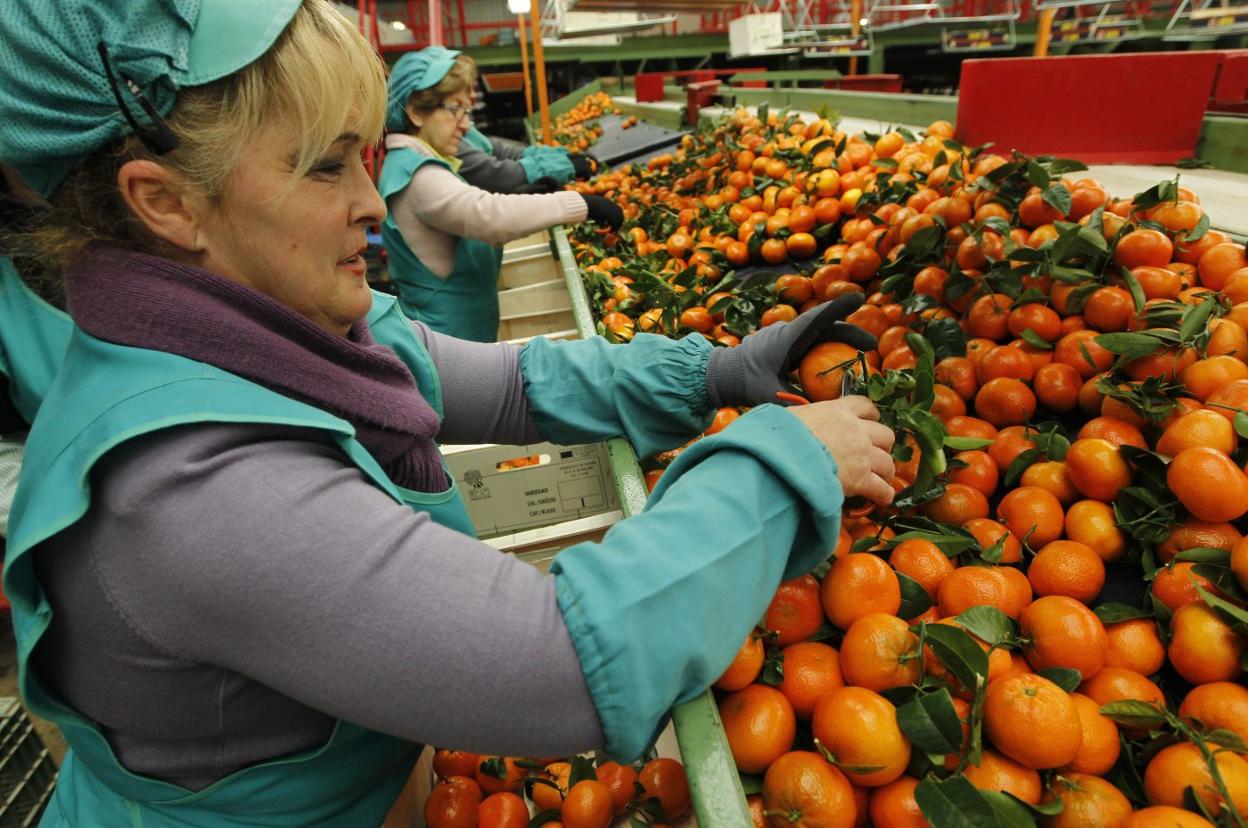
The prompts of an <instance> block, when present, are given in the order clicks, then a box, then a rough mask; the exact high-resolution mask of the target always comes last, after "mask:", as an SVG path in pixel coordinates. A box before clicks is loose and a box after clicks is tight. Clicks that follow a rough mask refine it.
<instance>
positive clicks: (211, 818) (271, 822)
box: [4, 294, 474, 828]
mask: <svg viewBox="0 0 1248 828" xmlns="http://www.w3.org/2000/svg"><path fill="white" fill-rule="evenodd" d="M368 321H369V324H370V326H371V327H372V331H373V336H374V338H375V339H376V340H377V341H378V342H381V343H384V344H386V345H388V346H389V347H391V348H392V349H394V351H395V352H396V353H397V354H398V355H399V356H400V357H401V358H402V359H403V361H404V362H405V363H406V364H407V365H408V367H409V368H410V369H411V370H412V373H413V374H414V375H415V377H416V381H417V383H418V385H419V386H420V390H421V393H422V394H423V395H424V396H425V398H426V399H427V400H428V401H429V403H430V404H431V405H432V406H433V408H434V409H435V410H436V411H437V412H438V415H439V416H441V415H442V395H441V388H440V386H439V384H438V378H437V374H436V372H435V370H434V367H433V364H432V362H431V360H430V358H429V355H428V353H427V352H426V351H425V349H424V347H423V345H422V344H421V343H420V342H419V341H418V340H417V339H416V337H415V335H414V334H413V333H412V331H411V328H410V327H409V324H408V322H407V320H406V319H405V318H404V317H403V315H402V313H401V312H400V311H399V309H398V307H397V305H396V303H395V301H394V298H393V297H390V296H384V295H382V294H376V295H375V296H374V298H373V308H372V310H371V312H370V313H369V316H368ZM198 422H222V423H224V422H239V423H275V424H282V425H288V426H294V427H302V428H308V429H312V430H315V431H318V432H321V433H323V434H324V435H326V436H327V437H328V438H329V439H331V440H332V441H333V442H334V443H336V444H337V445H338V446H339V448H341V449H342V452H343V453H344V454H345V455H346V456H347V457H348V458H349V459H350V461H351V462H352V463H354V464H355V465H356V466H358V467H359V468H360V470H361V471H362V472H363V473H364V474H365V476H366V477H368V479H370V480H371V481H372V482H373V483H374V484H375V485H376V486H377V487H378V488H380V489H382V490H383V491H385V492H386V493H387V494H388V495H390V496H391V497H392V498H394V499H395V500H396V501H398V502H400V503H405V504H407V505H409V506H411V508H413V509H415V510H417V511H423V512H428V513H429V515H430V517H431V518H433V519H434V520H435V521H437V522H439V523H441V524H443V525H445V526H448V527H450V528H453V529H456V530H458V531H460V532H465V533H468V534H474V532H473V528H472V523H471V521H470V520H469V518H468V513H467V510H466V509H465V508H464V504H463V500H462V499H461V498H460V496H459V492H458V490H457V489H456V487H455V486H454V484H453V483H452V484H451V486H450V488H448V489H447V490H446V491H444V492H441V493H437V494H424V493H419V492H412V491H409V490H406V489H401V488H399V487H397V486H395V485H394V483H393V482H392V481H391V480H390V479H389V478H388V477H387V476H386V474H385V473H384V472H383V471H382V469H381V467H380V466H379V465H378V464H377V462H376V460H374V459H373V457H372V455H370V454H369V453H368V451H367V450H365V448H364V447H363V446H362V445H361V444H360V443H359V442H358V441H357V440H356V439H355V436H354V430H353V428H352V427H351V425H350V424H349V423H347V422H346V421H345V420H342V419H340V418H338V417H335V416H333V415H332V414H329V413H327V412H325V411H322V410H321V409H318V408H315V407H313V406H310V405H306V404H304V403H301V402H297V401H295V400H292V399H290V398H288V397H283V396H281V395H280V394H277V393H275V392H273V391H270V390H268V389H266V388H263V387H261V386H259V385H256V384H255V383H252V382H249V381H247V380H245V379H242V378H240V377H238V376H236V375H234V374H230V373H227V372H225V371H222V370H220V369H218V368H215V367H213V366H210V365H206V364H204V363H200V362H195V361H193V360H189V359H185V358H183V357H180V356H175V355H172V354H168V353H164V352H161V351H152V350H147V349H143V348H131V347H126V346H122V345H114V344H111V343H107V342H104V341H102V340H99V339H96V338H94V337H92V336H90V335H88V334H86V333H85V332H83V331H82V330H80V329H75V330H74V332H73V334H72V336H71V338H70V343H69V348H68V350H67V352H66V356H65V363H64V366H63V368H62V370H61V371H60V373H59V374H58V375H57V378H56V380H55V381H54V382H53V384H52V387H51V389H50V391H49V393H48V397H47V405H46V406H45V408H44V410H43V414H42V415H41V416H40V417H39V418H38V420H37V421H36V422H35V425H34V427H33V428H32V430H31V433H30V437H29V440H28V442H27V446H26V457H25V463H24V465H23V468H22V476H21V480H20V482H19V485H18V490H17V495H16V498H15V502H14V505H13V512H12V516H11V518H10V523H9V547H8V554H7V557H6V561H5V567H4V589H5V592H6V594H7V595H8V596H9V599H10V600H11V601H12V603H13V624H14V629H15V631H16V634H17V647H18V668H19V685H20V687H21V691H22V696H23V697H24V698H25V700H26V702H27V704H28V705H29V706H30V708H31V709H32V710H33V711H35V712H36V713H37V714H38V715H40V716H43V717H44V718H47V719H50V720H52V721H53V722H55V723H56V724H57V725H58V726H59V727H60V728H61V731H62V732H63V733H64V735H65V740H66V741H67V742H68V743H69V746H70V750H69V754H68V755H67V756H66V758H65V762H64V763H63V764H62V766H61V773H60V778H59V779H58V781H57V785H56V790H55V791H54V793H53V797H52V800H51V803H50V804H49V807H48V811H47V813H46V814H45V816H44V820H43V823H42V824H43V825H54V826H60V825H75V826H110V828H111V826H131V828H139V826H142V827H143V828H173V826H179V828H186V827H187V826H212V827H213V828H227V827H228V828H235V826H237V827H238V828H242V826H304V825H316V826H328V827H330V828H337V827H338V826H342V828H348V826H350V828H355V826H374V825H379V824H380V823H381V821H382V819H383V818H384V816H385V814H386V812H387V811H388V810H389V809H390V807H391V805H392V804H393V802H394V800H395V798H396V797H397V796H398V794H399V792H400V791H401V790H402V788H403V786H404V784H405V783H406V781H407V778H408V776H409V775H410V773H411V770H412V767H413V766H414V764H415V762H416V758H417V755H418V753H419V750H420V746H419V745H415V744H412V743H410V742H407V741H404V740H402V739H398V738H395V737H392V736H387V735H384V734H381V733H376V732H372V731H368V730H365V729H363V728H361V727H358V726H356V725H352V724H349V723H347V722H344V721H339V722H337V723H336V725H335V727H334V730H333V733H332V735H331V736H330V738H329V740H328V741H327V742H326V743H325V744H324V745H322V746H320V747H317V748H315V749H311V750H307V751H303V752H300V753H297V754H293V755H290V756H285V757H282V758H280V759H275V760H272V761H269V762H263V763H261V764H258V765H254V766H251V767H248V768H245V769H243V770H240V771H238V772H236V773H233V774H231V775H230V776H228V777H226V778H224V779H222V780H220V781H219V782H217V783H216V784H214V785H212V786H211V787H209V788H206V789H205V790H202V791H198V792H195V793H192V792H191V791H188V790H186V789H185V788H181V787H179V786H177V785H173V784H171V783H168V782H164V781H161V780H158V779H153V778H151V777H145V776H139V775H136V774H133V773H131V772H129V771H127V770H126V769H125V768H123V767H122V766H121V764H120V763H119V762H118V761H117V759H116V757H115V756H114V755H113V752H112V749H111V748H110V746H109V744H108V742H107V740H106V739H105V737H104V735H103V734H102V733H101V732H100V730H99V729H98V728H97V727H96V726H95V725H94V724H93V723H92V722H90V721H88V720H87V719H86V718H85V717H83V716H82V715H81V714H80V713H78V711H76V710H74V709H73V708H71V707H69V706H68V705H66V704H65V703H64V701H62V700H61V699H60V698H59V697H58V696H57V695H56V693H55V692H54V691H53V690H52V689H51V688H49V687H48V686H47V685H46V684H45V683H44V682H43V680H42V679H41V677H40V676H39V675H38V674H37V673H36V672H35V670H34V668H33V665H32V664H31V661H30V656H31V653H32V652H33V651H34V649H35V646H36V645H37V644H38V643H39V639H40V637H41V636H42V635H43V633H44V632H45V631H46V630H47V628H48V626H49V624H50V623H51V620H52V607H51V605H50V604H49V603H48V600H47V596H46V594H45V593H44V590H43V588H42V586H41V585H40V583H39V581H38V578H37V577H36V575H35V565H34V547H36V545H37V544H39V543H40V542H42V541H44V540H46V539H47V538H49V537H51V536H53V535H55V534H56V533H58V532H60V531H62V530H63V529H65V528H66V527H68V526H70V525H72V524H73V523H74V522H75V521H77V520H78V519H79V518H80V517H82V515H83V514H85V513H86V511H87V509H88V507H89V505H90V500H91V487H90V482H89V481H90V474H91V468H92V466H93V465H94V464H95V462H96V461H97V460H98V459H99V458H100V457H101V456H103V455H104V453H105V452H107V451H109V450H110V449H112V448H113V447H115V446H117V445H120V444H122V443H124V442H125V441H127V440H130V439H132V438H134V437H137V436H140V435H143V434H149V433H152V432H154V431H157V430H160V429H163V428H170V427H172V426H177V425H181V424H186V423H198Z"/></svg>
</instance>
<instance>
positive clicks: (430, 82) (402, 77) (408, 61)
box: [386, 46, 459, 130]
mask: <svg viewBox="0 0 1248 828" xmlns="http://www.w3.org/2000/svg"><path fill="white" fill-rule="evenodd" d="M457 57H459V52H457V51H455V50H454V49H447V48H446V47H445V46H429V47H428V48H425V49H421V50H420V51H419V52H408V53H407V54H405V55H404V56H403V57H401V58H399V59H398V60H397V61H395V63H394V67H393V68H392V69H391V70H390V81H389V82H388V83H387V84H386V129H395V130H397V129H403V128H405V127H406V126H407V115H406V114H405V113H404V111H403V107H405V106H407V99H408V98H410V97H411V96H412V93H413V92H419V91H420V90H422V89H428V88H429V87H431V86H437V85H438V81H440V80H442V79H443V78H445V77H446V73H447V72H449V71H451V67H452V66H454V65H455V58H457Z"/></svg>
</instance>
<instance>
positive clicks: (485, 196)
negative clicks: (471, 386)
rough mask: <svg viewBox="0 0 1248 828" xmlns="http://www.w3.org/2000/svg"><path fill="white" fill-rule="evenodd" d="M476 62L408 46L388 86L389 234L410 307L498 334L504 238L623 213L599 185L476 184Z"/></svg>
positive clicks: (473, 332)
mask: <svg viewBox="0 0 1248 828" xmlns="http://www.w3.org/2000/svg"><path fill="white" fill-rule="evenodd" d="M474 75H475V70H474V67H473V65H472V62H471V60H470V59H469V58H467V57H466V56H463V55H460V54H459V53H458V52H456V51H452V50H449V49H445V48H443V47H441V46H431V47H429V48H427V49H422V50H421V51H419V52H414V53H410V54H407V55H404V56H403V57H402V58H400V59H399V61H398V62H397V63H395V65H394V68H393V69H392V71H391V73H390V81H389V86H388V90H387V96H388V100H387V108H386V128H387V129H388V130H389V133H390V134H389V135H388V136H387V138H386V159H385V163H384V164H383V166H382V170H381V180H380V182H379V184H378V189H379V190H380V191H381V195H382V198H384V199H385V200H386V206H387V208H388V209H389V215H388V216H387V217H386V220H385V222H384V223H383V224H382V229H381V234H382V238H383V240H384V241H385V244H386V249H387V252H388V255H389V265H390V278H391V279H392V280H393V281H394V282H395V284H396V285H397V287H398V293H399V302H400V305H401V307H402V308H403V311H404V313H405V314H406V315H407V316H409V317H410V318H412V319H417V320H419V321H421V322H424V323H425V324H427V325H428V326H429V327H431V328H432V329H434V330H435V331H439V332H441V333H447V334H451V335H452V336H456V337H459V338H461V339H471V340H476V341H478V342H493V341H494V340H495V339H496V337H497V332H498V319H499V310H498V273H499V266H500V264H501V262H502V251H501V249H500V248H501V245H503V244H506V243H507V242H509V241H512V240H514V239H518V238H522V237H524V236H527V235H529V234H530V233H535V232H537V231H539V230H543V229H546V228H548V227H552V226H554V225H556V224H568V223H575V222H580V221H585V220H586V219H589V220H592V221H596V222H598V223H599V224H602V225H604V226H608V227H611V228H612V229H617V228H618V227H619V226H620V223H621V222H622V221H623V213H622V211H621V210H620V208H619V207H618V206H617V205H616V204H615V203H614V202H612V201H610V200H608V199H605V198H602V197H601V196H594V195H580V194H578V193H573V192H554V193H547V194H532V195H500V194H496V193H490V192H487V191H485V190H482V189H478V188H476V187H473V186H472V185H470V184H468V183H467V182H465V181H464V180H463V179H462V178H461V177H460V176H459V175H458V174H457V170H458V169H459V166H460V162H459V160H458V159H457V158H456V157H455V154H456V152H457V151H458V149H459V145H460V142H461V141H462V140H463V138H464V135H465V133H466V132H467V131H468V129H469V128H470V126H471V122H470V120H469V117H468V116H469V113H470V111H471V106H472V84H473V78H474Z"/></svg>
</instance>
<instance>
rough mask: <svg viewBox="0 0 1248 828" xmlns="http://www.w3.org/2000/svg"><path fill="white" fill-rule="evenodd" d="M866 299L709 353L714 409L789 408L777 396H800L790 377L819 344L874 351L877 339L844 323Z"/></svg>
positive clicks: (850, 297) (836, 304)
mask: <svg viewBox="0 0 1248 828" xmlns="http://www.w3.org/2000/svg"><path fill="white" fill-rule="evenodd" d="M864 298H865V297H864V296H863V295H862V294H861V293H847V294H845V295H844V296H841V297H839V298H837V299H834V300H832V301H831V302H827V303H825V304H822V305H820V306H819V307H817V308H811V309H810V310H808V311H806V312H805V313H803V314H802V315H801V316H799V317H797V318H796V319H794V320H793V321H792V322H778V323H776V324H774V325H768V326H767V327H765V328H759V329H758V330H757V331H755V332H754V333H752V334H750V335H749V336H747V337H746V338H745V339H743V340H741V344H740V345H738V346H736V347H735V348H716V349H714V350H713V351H711V358H710V361H709V362H708V363H707V366H706V390H707V392H708V393H709V394H710V397H711V404H712V405H714V406H715V407H716V408H722V407H723V406H726V405H762V404H763V403H779V404H781V405H789V404H791V403H790V402H788V401H784V400H781V399H777V398H776V393H777V392H779V391H785V392H788V393H790V394H792V393H796V392H797V389H796V388H795V387H794V386H793V385H792V384H791V383H790V382H789V374H790V373H792V372H793V371H794V370H796V369H797V366H798V363H800V362H801V361H802V357H804V356H806V353H807V351H809V350H810V349H811V348H812V347H814V346H815V345H817V344H818V343H820V342H844V343H845V344H846V345H849V346H850V347H853V348H856V349H857V350H859V351H868V350H871V349H873V348H875V346H876V344H877V343H876V339H875V337H874V336H872V335H871V334H869V333H867V332H866V331H864V330H863V329H862V328H859V327H858V326H857V325H850V324H848V323H846V322H842V321H841V320H842V319H844V318H845V317H846V316H849V315H850V314H851V313H853V312H854V311H856V310H857V309H858V307H859V306H860V305H861V304H862V302H863V299H864Z"/></svg>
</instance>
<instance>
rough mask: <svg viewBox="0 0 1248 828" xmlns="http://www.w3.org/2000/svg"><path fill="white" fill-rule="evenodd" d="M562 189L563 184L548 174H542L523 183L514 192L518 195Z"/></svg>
mask: <svg viewBox="0 0 1248 828" xmlns="http://www.w3.org/2000/svg"><path fill="white" fill-rule="evenodd" d="M562 189H563V185H562V184H560V183H559V182H558V181H556V180H555V179H553V178H551V177H550V176H549V175H543V176H542V177H541V178H539V179H537V180H536V181H533V182H531V183H529V184H525V185H524V186H523V187H521V188H520V189H518V190H516V192H517V193H518V194H520V195H546V194H547V193H557V192H559V191H560V190H562Z"/></svg>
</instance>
